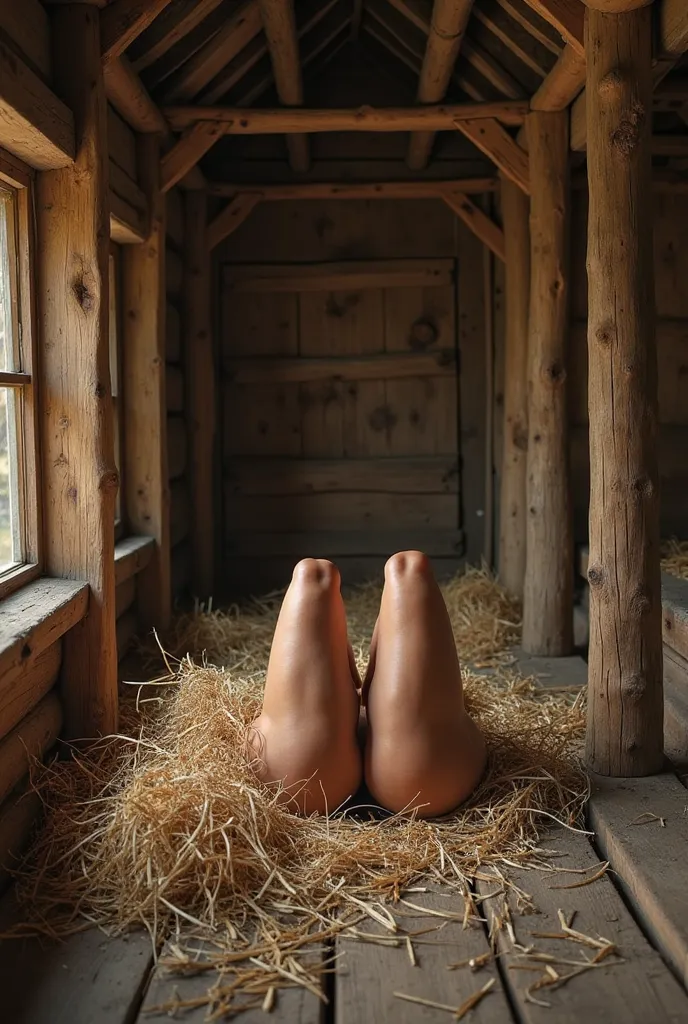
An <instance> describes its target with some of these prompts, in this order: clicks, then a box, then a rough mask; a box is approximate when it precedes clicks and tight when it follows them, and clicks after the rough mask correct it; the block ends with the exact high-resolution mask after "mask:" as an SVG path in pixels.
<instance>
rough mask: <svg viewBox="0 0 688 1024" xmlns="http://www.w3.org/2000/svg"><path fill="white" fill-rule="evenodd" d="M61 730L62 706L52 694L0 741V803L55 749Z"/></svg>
mask: <svg viewBox="0 0 688 1024" xmlns="http://www.w3.org/2000/svg"><path fill="white" fill-rule="evenodd" d="M61 728H62V704H61V702H60V698H59V697H58V695H57V692H56V691H54V690H53V692H52V693H49V694H48V695H47V696H46V697H43V699H42V700H40V701H39V703H38V704H37V705H36V707H35V708H34V709H33V710H32V711H30V712H29V714H28V715H27V716H26V718H23V719H22V720H21V722H19V723H18V724H17V725H16V726H15V727H14V729H12V731H11V732H9V733H8V734H7V736H5V737H4V739H3V740H2V741H0V803H2V801H3V800H5V799H6V798H7V797H8V796H9V794H10V793H11V791H12V790H13V789H14V787H15V786H16V785H17V783H19V782H21V780H22V779H23V778H24V776H25V775H27V774H28V772H29V769H30V768H31V766H32V762H33V759H34V758H37V759H38V760H40V759H41V758H42V757H43V755H44V754H45V753H47V751H48V750H50V748H51V747H52V746H54V744H55V742H56V741H57V738H58V736H59V735H60V729H61Z"/></svg>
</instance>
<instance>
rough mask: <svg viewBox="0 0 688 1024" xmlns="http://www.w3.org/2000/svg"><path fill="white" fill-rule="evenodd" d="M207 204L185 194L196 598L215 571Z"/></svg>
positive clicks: (206, 591)
mask: <svg viewBox="0 0 688 1024" xmlns="http://www.w3.org/2000/svg"><path fill="white" fill-rule="evenodd" d="M207 205H208V204H207V197H206V195H205V193H202V192H188V193H187V195H186V229H185V267H184V308H185V328H186V346H185V349H186V351H185V378H186V384H187V399H188V412H187V428H188V434H189V470H190V482H191V491H192V493H193V518H192V524H191V548H192V552H193V555H192V588H193V592H194V594H195V596H196V597H198V598H200V599H205V598H208V597H210V596H211V595H212V592H213V584H214V572H215V564H214V526H213V519H214V513H213V508H214V504H213V471H214V449H213V438H214V435H215V418H216V417H215V384H214V377H215V367H214V354H213V334H212V326H211V300H210V288H211V275H210V250H209V248H208V238H207V221H208V212H207Z"/></svg>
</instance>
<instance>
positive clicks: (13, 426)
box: [0, 190, 21, 573]
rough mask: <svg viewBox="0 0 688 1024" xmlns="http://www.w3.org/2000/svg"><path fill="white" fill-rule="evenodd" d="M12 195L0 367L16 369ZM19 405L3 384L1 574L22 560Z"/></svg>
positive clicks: (1, 298)
mask: <svg viewBox="0 0 688 1024" xmlns="http://www.w3.org/2000/svg"><path fill="white" fill-rule="evenodd" d="M12 202H13V198H12V196H11V195H10V194H8V193H7V192H4V191H2V190H0V370H16V369H17V359H16V351H15V349H16V338H15V332H14V329H13V327H14V313H15V302H14V297H13V294H12V284H13V279H14V275H13V273H12V269H13V268H12V264H11V260H12V258H13V253H14V245H13V244H11V241H10V239H11V230H12V225H13V209H12ZM17 460H18V447H17V404H16V396H15V394H14V391H13V389H11V388H3V387H0V573H3V572H6V571H7V569H9V568H11V567H12V566H13V565H15V564H16V563H17V562H20V561H21V531H20V521H19V507H18V506H19V479H18V477H19V472H18V470H19V467H18V461H17Z"/></svg>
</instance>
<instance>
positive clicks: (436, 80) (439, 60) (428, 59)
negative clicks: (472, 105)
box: [406, 0, 473, 170]
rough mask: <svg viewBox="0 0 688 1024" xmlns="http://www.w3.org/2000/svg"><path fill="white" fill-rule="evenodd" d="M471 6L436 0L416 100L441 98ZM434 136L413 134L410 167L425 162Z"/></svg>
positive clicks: (469, 0) (466, 1)
mask: <svg viewBox="0 0 688 1024" xmlns="http://www.w3.org/2000/svg"><path fill="white" fill-rule="evenodd" d="M472 7H473V0H435V3H434V6H433V9H432V19H431V22H430V25H429V26H428V42H427V46H426V49H425V56H424V57H423V64H422V67H421V71H420V78H419V80H418V94H417V101H418V103H437V102H439V101H440V100H443V99H444V97H445V95H446V93H447V89H448V87H449V83H450V81H451V76H452V73H453V71H454V65H455V64H456V58H457V56H458V54H459V49H460V47H461V44H462V42H463V38H464V35H465V33H466V26H467V24H468V19H469V17H470V14H471V9H472ZM434 137H435V136H434V133H433V132H423V133H414V135H413V136H412V137H411V140H410V142H409V148H408V153H407V155H406V163H407V164H408V166H409V167H411V168H412V169H414V170H420V169H421V168H423V167H425V166H426V165H427V162H428V159H429V157H430V152H431V150H432V144H433V141H434Z"/></svg>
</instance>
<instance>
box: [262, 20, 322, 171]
mask: <svg viewBox="0 0 688 1024" xmlns="http://www.w3.org/2000/svg"><path fill="white" fill-rule="evenodd" d="M258 7H259V10H260V16H261V20H262V23H263V32H264V33H265V38H266V39H267V44H268V51H269V53H270V60H271V62H272V73H273V77H274V79H275V88H276V89H277V95H278V97H279V101H280V103H283V104H284V105H285V106H287V107H300V106H303V75H302V72H301V58H300V56H299V40H298V35H297V31H296V16H295V14H294V2H293V0H258ZM287 150H288V152H289V163H290V164H291V167H292V170H294V171H296V172H297V173H299V174H303V173H305V172H306V171H307V170H308V168H309V167H310V153H309V144H308V137H307V136H306V135H290V136H288V137H287Z"/></svg>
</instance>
